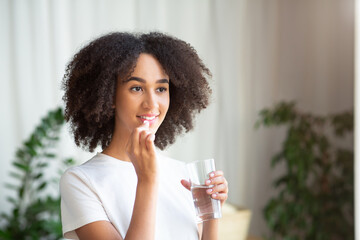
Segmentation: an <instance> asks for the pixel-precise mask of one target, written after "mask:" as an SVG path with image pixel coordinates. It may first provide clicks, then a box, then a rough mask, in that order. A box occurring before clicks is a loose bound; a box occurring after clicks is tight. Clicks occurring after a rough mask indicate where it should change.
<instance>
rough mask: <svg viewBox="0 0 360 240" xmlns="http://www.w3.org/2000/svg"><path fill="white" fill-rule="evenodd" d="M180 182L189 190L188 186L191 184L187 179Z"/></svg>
mask: <svg viewBox="0 0 360 240" xmlns="http://www.w3.org/2000/svg"><path fill="white" fill-rule="evenodd" d="M181 184H182V185H183V186H184V187H185V188H186V189H187V190H189V191H190V187H191V184H190V182H189V181H186V180H184V179H182V180H181Z"/></svg>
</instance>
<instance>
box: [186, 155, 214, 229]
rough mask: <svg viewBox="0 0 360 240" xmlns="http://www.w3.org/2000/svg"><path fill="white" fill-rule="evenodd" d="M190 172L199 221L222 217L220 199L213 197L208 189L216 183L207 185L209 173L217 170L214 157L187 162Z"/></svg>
mask: <svg viewBox="0 0 360 240" xmlns="http://www.w3.org/2000/svg"><path fill="white" fill-rule="evenodd" d="M187 169H188V172H189V177H190V183H191V193H192V196H193V201H194V205H195V209H196V216H197V219H198V221H199V222H202V221H207V220H210V219H214V218H221V204H220V200H216V199H213V198H211V195H210V194H207V192H206V190H207V189H209V188H212V187H213V186H214V185H206V184H205V181H206V180H207V179H209V174H210V173H211V172H213V171H215V163H214V159H206V160H200V161H195V162H191V163H188V164H187Z"/></svg>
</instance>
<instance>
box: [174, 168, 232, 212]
mask: <svg viewBox="0 0 360 240" xmlns="http://www.w3.org/2000/svg"><path fill="white" fill-rule="evenodd" d="M209 176H210V177H209V179H208V180H206V181H205V184H206V185H207V186H211V185H213V186H212V187H211V188H209V189H207V190H206V192H207V194H209V195H211V197H212V198H213V199H218V200H220V202H221V206H222V205H223V204H224V203H225V201H226V199H227V198H228V191H229V188H228V182H227V181H226V179H225V177H224V173H223V172H222V171H214V172H211V173H210V174H209ZM181 184H182V185H183V186H184V187H185V188H187V189H188V190H190V187H191V186H190V182H189V181H186V180H181Z"/></svg>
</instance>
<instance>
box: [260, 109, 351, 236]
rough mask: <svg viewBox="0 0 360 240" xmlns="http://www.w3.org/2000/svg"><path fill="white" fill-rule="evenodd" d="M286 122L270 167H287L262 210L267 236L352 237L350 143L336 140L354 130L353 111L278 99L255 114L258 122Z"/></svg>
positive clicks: (282, 123) (264, 124)
mask: <svg viewBox="0 0 360 240" xmlns="http://www.w3.org/2000/svg"><path fill="white" fill-rule="evenodd" d="M259 126H264V127H272V126H285V127H286V129H287V133H286V137H285V140H284V142H283V145H282V149H281V150H280V151H279V152H278V153H277V154H276V155H274V156H273V157H272V159H271V166H272V167H275V166H277V165H279V164H281V165H282V166H284V167H285V171H284V172H283V173H282V175H281V176H279V177H278V178H277V179H275V181H274V182H273V184H274V187H275V189H276V190H277V195H276V196H275V197H273V198H271V199H270V200H269V202H268V203H267V204H266V206H265V208H264V210H263V213H264V217H265V220H266V222H267V225H268V227H269V229H270V230H271V234H270V236H268V237H267V239H284V240H307V239H309V240H338V239H339V240H340V239H341V240H347V239H354V174H353V169H354V168H353V167H354V154H353V149H352V148H353V147H352V146H348V147H347V148H346V147H344V146H340V145H341V144H338V143H339V142H340V140H342V139H343V138H344V137H345V136H346V135H349V134H350V137H352V135H351V134H352V132H353V114H352V112H343V113H339V114H331V115H328V116H317V115H314V114H310V113H305V112H302V111H300V110H298V109H297V108H296V106H295V103H294V102H281V103H279V104H276V105H275V106H274V107H273V108H268V109H264V110H262V111H261V112H260V114H259V120H258V121H257V123H256V127H259Z"/></svg>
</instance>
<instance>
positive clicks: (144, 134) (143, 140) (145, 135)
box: [139, 129, 151, 150]
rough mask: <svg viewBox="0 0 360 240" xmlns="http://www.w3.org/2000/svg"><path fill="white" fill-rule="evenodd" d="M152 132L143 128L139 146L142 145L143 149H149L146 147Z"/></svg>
mask: <svg viewBox="0 0 360 240" xmlns="http://www.w3.org/2000/svg"><path fill="white" fill-rule="evenodd" d="M150 134H151V132H150V131H148V130H145V129H143V130H141V132H140V138H139V146H140V149H141V150H147V149H146V147H147V144H146V141H147V138H148V137H149V135H150Z"/></svg>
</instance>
